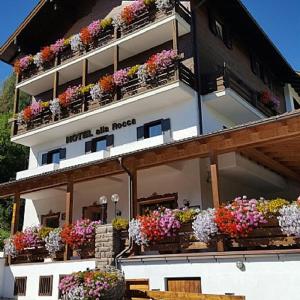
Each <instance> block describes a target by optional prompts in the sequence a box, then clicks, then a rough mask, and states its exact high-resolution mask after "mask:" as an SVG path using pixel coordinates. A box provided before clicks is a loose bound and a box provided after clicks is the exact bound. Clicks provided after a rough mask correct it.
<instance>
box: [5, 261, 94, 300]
mask: <svg viewBox="0 0 300 300" xmlns="http://www.w3.org/2000/svg"><path fill="white" fill-rule="evenodd" d="M95 267H96V262H95V260H81V261H80V260H78V261H69V262H56V263H36V264H22V265H11V266H9V267H5V269H4V285H3V288H2V289H0V296H2V297H6V298H14V297H13V290H14V278H15V277H24V276H27V292H26V296H24V297H23V296H22V297H21V296H19V297H18V299H20V300H36V299H44V300H54V299H55V300H57V299H58V283H59V275H67V274H71V273H73V272H77V271H85V270H86V269H87V268H89V269H94V268H95ZM48 275H53V293H52V297H50V296H49V297H48V296H43V297H38V288H39V277H40V276H48Z"/></svg>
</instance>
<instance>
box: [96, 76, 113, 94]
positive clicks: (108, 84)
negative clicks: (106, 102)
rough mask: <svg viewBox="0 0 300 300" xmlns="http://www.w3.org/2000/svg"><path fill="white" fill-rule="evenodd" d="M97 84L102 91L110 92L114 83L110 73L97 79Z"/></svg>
mask: <svg viewBox="0 0 300 300" xmlns="http://www.w3.org/2000/svg"><path fill="white" fill-rule="evenodd" d="M99 85H100V88H101V90H102V91H103V92H104V93H112V92H113V91H114V87H115V83H114V79H113V76H112V75H107V76H103V77H102V78H101V79H100V80H99Z"/></svg>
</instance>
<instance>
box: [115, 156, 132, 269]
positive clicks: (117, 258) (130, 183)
mask: <svg viewBox="0 0 300 300" xmlns="http://www.w3.org/2000/svg"><path fill="white" fill-rule="evenodd" d="M118 161H119V164H120V166H121V167H122V169H123V170H124V171H125V172H126V173H127V174H128V179H129V181H128V204H129V205H128V210H129V211H128V220H129V221H131V217H132V216H131V215H132V203H133V196H132V195H133V193H132V191H133V184H132V181H133V175H132V174H131V172H130V170H128V169H127V167H126V166H125V165H124V163H123V159H122V157H119V158H118ZM132 249H133V240H132V239H131V238H130V239H129V245H128V247H126V248H125V249H124V250H123V251H122V252H120V253H119V254H118V255H117V256H116V258H115V265H116V268H118V267H119V265H118V260H119V258H121V257H122V256H123V254H125V253H126V252H127V251H131V250H132Z"/></svg>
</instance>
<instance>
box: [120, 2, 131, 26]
mask: <svg viewBox="0 0 300 300" xmlns="http://www.w3.org/2000/svg"><path fill="white" fill-rule="evenodd" d="M121 18H122V20H123V21H124V22H125V23H126V24H127V25H129V24H131V23H132V22H133V20H134V9H133V7H131V6H130V5H128V6H126V7H124V9H123V10H122V11H121Z"/></svg>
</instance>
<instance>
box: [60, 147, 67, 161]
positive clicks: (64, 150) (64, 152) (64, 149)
mask: <svg viewBox="0 0 300 300" xmlns="http://www.w3.org/2000/svg"><path fill="white" fill-rule="evenodd" d="M66 155H67V149H66V148H61V149H60V150H59V158H60V159H66Z"/></svg>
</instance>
